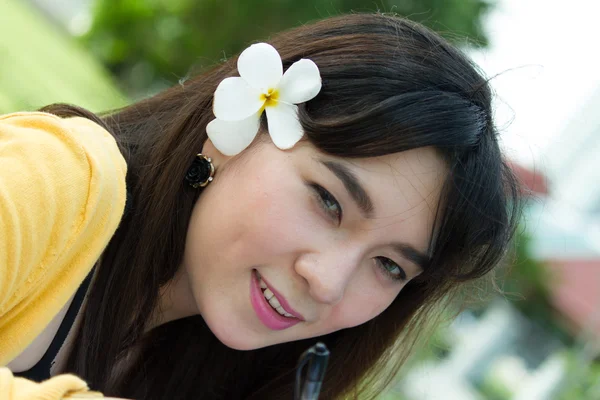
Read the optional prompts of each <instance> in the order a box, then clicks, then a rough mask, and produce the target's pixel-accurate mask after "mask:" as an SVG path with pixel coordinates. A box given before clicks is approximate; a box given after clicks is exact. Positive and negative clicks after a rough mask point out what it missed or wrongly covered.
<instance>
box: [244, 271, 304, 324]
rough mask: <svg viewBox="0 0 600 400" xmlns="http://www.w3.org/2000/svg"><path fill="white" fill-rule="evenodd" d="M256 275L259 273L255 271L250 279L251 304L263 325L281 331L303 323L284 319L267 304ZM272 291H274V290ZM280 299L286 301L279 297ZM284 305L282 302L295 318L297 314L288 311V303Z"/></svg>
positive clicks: (294, 319)
mask: <svg viewBox="0 0 600 400" xmlns="http://www.w3.org/2000/svg"><path fill="white" fill-rule="evenodd" d="M256 273H257V271H253V272H252V278H251V279H250V303H251V304H252V308H254V312H255V313H256V316H257V317H258V319H259V320H260V321H261V322H262V323H263V325H265V326H266V327H267V328H269V329H273V330H277V331H280V330H283V329H287V328H290V327H292V326H294V325H296V324H297V323H299V322H302V320H301V319H299V318H291V317H289V318H288V317H284V316H283V315H281V314H279V313H278V312H277V311H275V310H274V309H273V308H272V307H271V305H270V304H269V303H268V302H267V299H265V296H264V295H263V292H262V290H260V282H259V280H258V276H257V274H256ZM265 283H266V282H265ZM267 285H268V284H267ZM270 290H271V291H272V289H270ZM273 293H275V292H273ZM276 296H278V295H276ZM278 299H281V300H284V299H283V298H280V297H279V296H278ZM284 301H285V300H284ZM283 304H284V303H283V302H282V303H281V305H282V306H283V307H284V308H285V309H286V310H288V312H289V313H290V314H292V315H294V316H295V315H297V313H294V312H292V311H293V310H291V309H288V305H287V303H286V304H285V306H284V305H283Z"/></svg>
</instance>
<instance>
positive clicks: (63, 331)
mask: <svg viewBox="0 0 600 400" xmlns="http://www.w3.org/2000/svg"><path fill="white" fill-rule="evenodd" d="M93 274H94V270H92V271H91V272H90V273H89V274H88V276H87V277H86V278H85V280H84V281H83V282H82V283H81V285H80V286H79V289H77V292H75V296H74V297H73V301H72V302H71V305H70V306H69V309H68V310H67V314H66V315H65V318H64V319H63V321H62V322H61V324H60V327H59V328H58V332H56V335H55V336H54V339H52V343H50V347H48V350H46V353H44V356H43V357H42V359H41V360H40V361H38V362H37V364H35V365H34V366H33V367H31V368H30V369H28V370H27V371H23V372H15V373H14V374H13V375H14V376H19V377H21V378H26V379H29V380H32V381H36V382H42V381H44V380H46V379H50V368H51V367H52V361H54V358H56V354H58V351H59V350H60V348H61V347H62V345H63V343H64V342H65V340H66V339H67V335H68V334H69V330H71V327H72V326H73V323H74V322H75V318H77V314H78V313H79V309H80V308H81V304H82V303H83V299H84V298H85V294H86V293H87V289H88V286H89V285H90V281H91V280H92V275H93Z"/></svg>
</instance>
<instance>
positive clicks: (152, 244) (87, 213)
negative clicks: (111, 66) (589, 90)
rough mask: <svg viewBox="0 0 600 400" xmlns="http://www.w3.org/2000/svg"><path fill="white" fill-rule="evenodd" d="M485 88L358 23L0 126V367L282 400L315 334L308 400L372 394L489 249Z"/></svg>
mask: <svg viewBox="0 0 600 400" xmlns="http://www.w3.org/2000/svg"><path fill="white" fill-rule="evenodd" d="M279 57H281V59H280V58H279ZM282 75H283V76H282ZM491 101H492V98H491V92H490V88H489V86H488V84H487V81H486V79H485V78H484V77H482V75H481V74H480V73H479V72H478V70H477V68H476V67H475V66H474V65H473V63H472V62H471V61H469V60H468V59H467V58H466V57H465V56H464V55H463V54H462V53H461V52H460V51H458V50H457V49H455V48H453V47H452V46H451V45H449V44H448V43H447V42H446V41H444V40H443V39H441V38H440V37H439V36H437V35H436V34H434V33H432V32H431V31H429V30H427V29H426V28H424V27H422V26H420V25H418V24H416V23H413V22H409V21H407V20H404V19H400V18H397V17H392V16H384V15H379V14H377V15H360V14H358V15H348V16H343V17H336V18H330V19H327V20H323V21H320V22H317V23H315V24H312V25H305V26H302V27H300V28H297V29H293V30H291V31H288V32H285V33H283V34H280V35H278V36H276V37H274V38H273V39H272V40H270V41H269V44H264V43H261V44H256V45H253V46H251V47H249V48H248V49H247V50H246V51H244V52H243V53H242V55H241V56H240V57H239V59H232V60H229V61H228V62H226V63H224V64H223V65H220V66H217V67H215V68H213V69H211V70H209V71H207V72H205V73H203V74H201V75H199V76H197V77H195V78H194V79H192V80H190V81H187V82H185V83H184V84H181V85H177V86H174V87H173V88H171V89H169V90H167V91H165V92H163V93H160V94H158V95H156V96H154V97H151V98H149V99H146V100H143V101H141V102H139V103H136V104H133V105H131V106H129V107H126V108H124V109H122V110H118V111H116V112H112V113H108V114H106V115H103V116H101V117H97V116H95V115H93V114H91V113H89V112H87V111H85V110H82V109H79V108H76V107H72V106H62V105H55V106H50V107H47V108H45V109H44V110H43V111H45V112H47V113H52V114H54V115H49V114H46V113H33V114H28V113H21V114H16V115H11V116H5V117H4V119H3V120H2V121H0V122H2V123H3V125H0V127H1V128H0V132H1V133H2V135H3V136H0V146H4V147H5V148H6V149H5V151H4V152H3V151H2V147H0V160H2V163H3V164H2V168H3V169H2V170H1V171H2V172H1V174H0V179H2V180H0V183H2V182H4V185H3V186H0V194H1V195H2V199H3V202H4V204H8V205H7V206H6V207H4V208H3V209H1V211H2V212H1V213H0V216H2V217H4V216H5V215H8V216H9V217H4V219H3V220H0V221H3V223H4V224H6V227H3V228H2V229H3V236H2V240H0V249H2V250H4V251H5V253H1V254H8V257H4V258H2V259H0V268H2V269H4V270H5V271H6V272H3V274H4V275H5V276H0V289H1V290H3V291H4V292H2V295H0V296H1V298H0V338H2V340H6V341H5V343H10V344H8V345H0V362H3V363H8V365H9V367H10V368H11V370H12V372H13V373H14V374H15V375H21V376H24V377H27V378H30V379H37V380H41V379H44V378H46V377H48V376H50V375H59V374H63V373H67V372H69V373H73V374H75V375H77V376H79V377H81V378H83V379H84V380H85V381H86V382H87V383H88V384H89V385H90V387H91V388H93V389H94V390H99V391H101V392H103V393H104V394H105V395H118V396H122V397H128V398H135V399H170V398H173V399H175V398H178V399H179V398H190V399H192V398H207V399H264V398H272V399H285V398H292V393H293V384H294V373H295V366H296V363H297V361H298V357H299V356H300V354H301V353H302V352H303V351H304V350H305V349H306V348H307V347H309V346H310V345H312V344H314V343H315V342H316V341H317V340H319V341H322V342H324V343H325V344H326V345H327V346H328V348H329V349H330V351H331V358H330V361H329V366H328V369H327V375H326V378H325V381H324V384H323V388H322V392H321V398H326V399H333V398H342V397H344V396H346V397H352V396H361V398H368V397H370V396H374V395H376V394H377V393H379V392H380V391H381V390H382V388H383V387H384V386H385V384H387V383H389V381H390V379H391V377H393V376H394V374H395V373H396V372H397V370H398V368H399V366H400V365H401V363H402V361H403V360H404V359H405V357H406V354H407V352H408V351H409V350H410V348H411V344H412V342H413V340H414V339H415V338H417V337H418V336H419V334H421V333H424V332H425V331H424V330H423V329H424V327H425V325H426V322H428V321H429V318H430V317H431V313H432V311H433V310H434V309H435V307H436V306H438V305H439V304H440V303H441V302H443V301H445V300H447V299H449V298H450V297H451V295H452V294H453V293H456V292H457V290H458V289H460V287H461V284H463V283H464V282H467V281H470V280H473V279H475V278H478V277H481V276H483V275H485V274H486V273H488V272H489V271H491V270H492V269H493V268H494V267H495V266H496V265H497V264H498V263H499V262H500V261H501V259H502V257H503V255H504V254H505V253H506V251H507V248H508V243H509V242H510V239H511V237H512V235H513V232H514V229H515V225H516V222H517V218H518V196H517V192H518V190H517V183H516V181H515V179H514V177H513V175H512V174H511V172H510V170H509V168H508V167H507V165H506V164H505V162H504V160H503V157H502V155H501V152H500V150H499V147H498V139H497V131H496V129H495V127H494V123H493V120H492V109H491ZM59 117H60V118H59ZM109 133H110V135H109ZM42 137H46V139H45V140H46V142H43V139H42ZM113 137H114V140H113ZM19 138H23V139H21V140H22V142H23V143H20V144H19ZM32 138H34V139H35V140H34V139H32ZM48 138H50V139H48ZM36 140H37V141H36ZM40 141H42V142H41V143H43V145H42V144H39V143H40ZM115 141H116V143H117V144H118V148H117V144H115ZM3 142H4V143H3ZM10 143H12V144H13V146H17V149H16V150H15V149H14V148H13V150H11V146H10V145H9V144H10ZM15 143H16V145H15ZM5 154H7V155H8V158H4V159H3V158H1V157H4V155H5ZM199 154H200V155H199ZM6 159H10V161H6ZM9 167H10V169H9ZM125 171H127V173H126V177H125ZM7 182H8V183H7ZM34 183H35V184H34ZM125 199H126V202H125ZM32 210H33V211H32ZM21 215H25V216H26V217H27V218H19V216H21ZM65 232H66V233H65ZM15 244H18V245H15ZM40 260H41V261H40ZM0 271H1V270H0ZM86 276H87V279H86ZM82 282H83V283H82ZM9 292H10V293H9ZM5 293H6V295H4V294H5ZM57 337H58V338H59V339H57ZM18 338H21V339H18ZM2 340H0V343H2ZM32 342H33V344H32ZM40 363H41V364H40ZM45 363H47V364H45ZM36 365H38V366H39V365H41V367H40V368H41V369H40V368H38V369H37V370H36ZM31 371H33V372H31ZM4 373H5V374H6V371H4ZM59 378H64V376H62V375H60V376H57V377H55V378H53V379H51V380H49V381H48V382H52V381H56V379H59ZM0 381H1V380H0ZM78 384H81V382H80V381H78Z"/></svg>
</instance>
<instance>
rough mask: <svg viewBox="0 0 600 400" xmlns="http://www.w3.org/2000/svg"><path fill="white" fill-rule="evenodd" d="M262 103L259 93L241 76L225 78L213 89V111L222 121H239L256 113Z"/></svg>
mask: <svg viewBox="0 0 600 400" xmlns="http://www.w3.org/2000/svg"><path fill="white" fill-rule="evenodd" d="M264 103H265V101H264V100H261V93H260V92H259V91H258V90H256V89H254V88H253V87H251V86H250V85H248V84H247V83H246V81H245V80H243V79H242V78H239V77H232V78H225V79H223V81H221V83H219V86H217V90H216V91H215V98H214V101H213V113H214V114H215V117H217V118H218V119H220V120H223V121H239V120H242V119H245V118H248V117H249V116H251V115H253V114H256V113H257V112H258V110H260V109H261V107H262V106H263V104H264Z"/></svg>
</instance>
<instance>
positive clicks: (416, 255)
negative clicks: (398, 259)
mask: <svg viewBox="0 0 600 400" xmlns="http://www.w3.org/2000/svg"><path fill="white" fill-rule="evenodd" d="M391 246H392V248H393V249H394V250H395V251H396V252H397V253H399V254H400V255H401V256H402V257H404V258H406V259H407V260H408V261H410V262H412V263H413V264H415V265H416V266H417V267H419V269H420V270H421V271H420V272H424V271H425V270H427V267H428V266H429V264H430V263H431V258H430V257H429V256H427V255H425V254H423V253H421V252H420V251H419V250H417V249H415V248H414V247H412V246H411V245H409V244H406V243H392V244H391Z"/></svg>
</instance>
